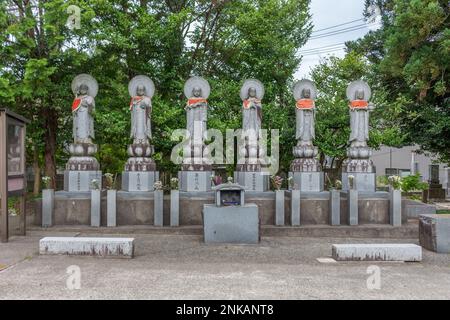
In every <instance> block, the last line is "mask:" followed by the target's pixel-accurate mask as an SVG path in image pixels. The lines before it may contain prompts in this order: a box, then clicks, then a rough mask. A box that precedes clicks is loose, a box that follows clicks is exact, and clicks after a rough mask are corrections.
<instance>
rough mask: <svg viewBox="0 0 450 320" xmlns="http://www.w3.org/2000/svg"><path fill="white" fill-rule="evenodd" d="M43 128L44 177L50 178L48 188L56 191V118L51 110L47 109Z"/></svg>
mask: <svg viewBox="0 0 450 320" xmlns="http://www.w3.org/2000/svg"><path fill="white" fill-rule="evenodd" d="M45 114H46V126H45V151H44V161H45V175H46V176H48V177H50V179H51V181H50V188H52V189H56V160H55V153H56V127H57V121H58V117H57V116H56V113H55V111H54V110H52V109H47V110H46V111H45Z"/></svg>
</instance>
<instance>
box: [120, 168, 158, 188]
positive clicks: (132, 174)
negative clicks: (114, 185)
mask: <svg viewBox="0 0 450 320" xmlns="http://www.w3.org/2000/svg"><path fill="white" fill-rule="evenodd" d="M158 180H159V172H158V171H124V172H122V190H123V191H128V192H148V191H153V190H154V187H153V185H154V184H155V182H156V181H158Z"/></svg>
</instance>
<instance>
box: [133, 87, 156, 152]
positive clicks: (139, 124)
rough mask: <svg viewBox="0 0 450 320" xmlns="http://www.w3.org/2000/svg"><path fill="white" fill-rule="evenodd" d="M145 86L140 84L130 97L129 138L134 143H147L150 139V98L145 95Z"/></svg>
mask: <svg viewBox="0 0 450 320" xmlns="http://www.w3.org/2000/svg"><path fill="white" fill-rule="evenodd" d="M146 91H147V90H146V87H145V85H143V84H140V85H138V86H137V87H136V92H135V95H134V96H133V97H132V98H131V102H130V111H131V138H133V143H134V144H148V142H149V139H150V140H151V139H152V125H151V119H152V100H151V98H150V97H149V96H146Z"/></svg>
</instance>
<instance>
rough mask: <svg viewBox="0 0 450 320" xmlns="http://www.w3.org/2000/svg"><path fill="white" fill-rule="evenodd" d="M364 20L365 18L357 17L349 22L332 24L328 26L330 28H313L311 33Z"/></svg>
mask: <svg viewBox="0 0 450 320" xmlns="http://www.w3.org/2000/svg"><path fill="white" fill-rule="evenodd" d="M363 20H364V18H361V19H356V20H353V21H349V22H345V23H341V24H337V25H335V26H331V27H328V28H323V29H318V30H313V31H312V32H311V34H313V33H317V32H320V31H325V30H330V29H334V28H337V27H341V26H345V25H348V24H351V23H355V22H358V21H363Z"/></svg>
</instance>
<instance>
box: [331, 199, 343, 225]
mask: <svg viewBox="0 0 450 320" xmlns="http://www.w3.org/2000/svg"><path fill="white" fill-rule="evenodd" d="M330 224H331V225H332V226H338V225H340V224H341V191H340V190H331V191H330Z"/></svg>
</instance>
